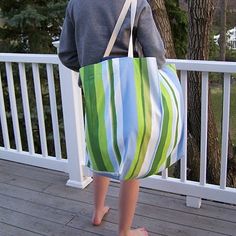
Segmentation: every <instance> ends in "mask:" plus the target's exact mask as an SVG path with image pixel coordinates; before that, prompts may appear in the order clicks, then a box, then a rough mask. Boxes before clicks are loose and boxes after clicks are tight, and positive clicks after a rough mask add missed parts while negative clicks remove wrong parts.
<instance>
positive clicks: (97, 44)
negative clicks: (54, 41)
mask: <svg viewBox="0 0 236 236" xmlns="http://www.w3.org/2000/svg"><path fill="white" fill-rule="evenodd" d="M124 2H125V0H70V1H69V3H68V6H67V9H66V16H65V20H64V24H63V28H62V32H61V36H60V46H59V58H60V60H61V62H62V63H63V64H64V65H65V66H66V67H68V68H70V69H72V70H75V71H78V70H79V69H80V67H83V66H85V65H89V64H94V63H97V62H99V61H101V60H102V58H103V55H104V52H105V50H106V47H107V44H108V42H109V39H110V37H111V34H112V32H113V29H114V27H115V24H116V21H117V19H118V17H119V14H120V12H121V9H122V7H123V5H124ZM133 36H134V45H135V47H134V56H136V57H142V56H145V57H156V58H157V64H158V66H159V67H161V66H162V65H163V64H164V63H165V49H164V45H163V42H162V39H161V37H160V34H159V32H158V30H157V28H156V25H155V23H154V20H153V16H152V11H151V8H150V5H149V4H148V2H147V1H146V0H137V11H136V15H135V22H134V29H133ZM129 37H130V9H129V11H128V13H127V15H126V18H125V21H124V23H123V25H122V27H121V30H120V32H119V34H118V37H117V39H116V42H115V44H114V46H113V49H112V51H111V54H110V56H115V57H116V56H117V57H121V56H127V55H128V44H129Z"/></svg>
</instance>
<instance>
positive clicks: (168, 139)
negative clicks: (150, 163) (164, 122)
mask: <svg viewBox="0 0 236 236" xmlns="http://www.w3.org/2000/svg"><path fill="white" fill-rule="evenodd" d="M161 90H162V93H163V95H164V97H165V101H166V108H167V110H168V113H169V114H168V126H167V133H166V138H165V139H166V140H165V144H164V146H163V151H162V154H161V159H160V162H159V163H158V165H157V167H156V171H155V173H156V172H158V170H159V168H160V166H161V165H162V164H163V162H164V161H166V158H167V156H166V155H167V151H168V148H169V146H170V143H171V140H172V138H171V137H172V135H173V133H172V124H173V109H172V103H171V98H170V95H169V93H168V91H167V89H166V88H165V87H164V85H163V84H162V83H161Z"/></svg>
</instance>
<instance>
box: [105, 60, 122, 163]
mask: <svg viewBox="0 0 236 236" xmlns="http://www.w3.org/2000/svg"><path fill="white" fill-rule="evenodd" d="M108 63H109V64H108V65H109V73H110V76H109V79H110V90H111V101H110V102H111V116H112V131H113V147H114V150H115V153H116V158H117V161H118V163H119V164H120V163H121V154H120V150H119V147H118V144H117V119H116V109H115V98H114V96H115V91H114V74H113V66H112V60H108Z"/></svg>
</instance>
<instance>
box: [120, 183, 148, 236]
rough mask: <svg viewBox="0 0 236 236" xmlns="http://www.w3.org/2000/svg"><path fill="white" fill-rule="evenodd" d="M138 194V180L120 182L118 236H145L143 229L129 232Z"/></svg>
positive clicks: (145, 232)
mask: <svg viewBox="0 0 236 236" xmlns="http://www.w3.org/2000/svg"><path fill="white" fill-rule="evenodd" d="M138 193H139V180H127V181H123V182H121V189H120V197H119V200H120V202H119V211H120V212H119V236H147V235H148V233H147V231H146V230H145V229H144V228H139V229H135V230H131V225H132V222H133V217H134V213H135V208H136V203H137V200H138Z"/></svg>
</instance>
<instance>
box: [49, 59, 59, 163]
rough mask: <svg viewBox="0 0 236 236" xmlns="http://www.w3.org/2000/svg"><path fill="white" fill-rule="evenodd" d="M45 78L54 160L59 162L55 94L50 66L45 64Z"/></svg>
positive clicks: (51, 67)
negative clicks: (50, 117) (50, 116)
mask: <svg viewBox="0 0 236 236" xmlns="http://www.w3.org/2000/svg"><path fill="white" fill-rule="evenodd" d="M47 77H48V89H49V98H50V108H51V115H52V126H53V140H54V146H55V153H56V158H57V159H58V160H59V159H61V144H60V134H59V125H58V116H57V104H56V94H55V85H54V75H53V66H52V64H47Z"/></svg>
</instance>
